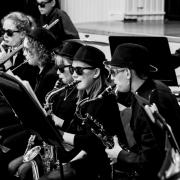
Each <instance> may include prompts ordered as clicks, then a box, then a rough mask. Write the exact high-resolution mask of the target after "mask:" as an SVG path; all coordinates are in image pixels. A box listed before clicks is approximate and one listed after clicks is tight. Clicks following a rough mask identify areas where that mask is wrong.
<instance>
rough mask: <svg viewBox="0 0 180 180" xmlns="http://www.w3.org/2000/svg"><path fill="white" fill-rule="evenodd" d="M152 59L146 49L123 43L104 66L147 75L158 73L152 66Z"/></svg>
mask: <svg viewBox="0 0 180 180" xmlns="http://www.w3.org/2000/svg"><path fill="white" fill-rule="evenodd" d="M150 57H151V56H150V53H149V51H148V49H147V48H146V47H144V46H142V45H139V44H134V43H123V44H120V45H118V46H117V47H116V49H115V51H114V53H113V56H112V59H111V61H106V62H104V64H105V65H110V66H115V67H120V68H124V67H127V68H130V69H134V70H138V71H142V72H147V73H148V72H156V71H157V68H156V67H154V66H152V65H151V64H150Z"/></svg>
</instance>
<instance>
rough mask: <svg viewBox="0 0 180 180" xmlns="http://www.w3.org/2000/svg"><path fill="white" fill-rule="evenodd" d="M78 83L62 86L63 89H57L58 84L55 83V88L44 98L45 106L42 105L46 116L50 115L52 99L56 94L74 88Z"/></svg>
mask: <svg viewBox="0 0 180 180" xmlns="http://www.w3.org/2000/svg"><path fill="white" fill-rule="evenodd" d="M78 83H79V81H73V82H71V83H69V84H66V85H64V86H63V87H60V88H59V87H58V86H59V85H58V82H57V83H56V85H57V86H56V85H55V87H54V88H53V90H52V91H50V92H48V93H47V94H46V96H45V104H44V109H45V110H46V112H47V114H51V113H52V107H53V98H54V96H55V95H56V94H58V93H60V92H62V91H64V90H66V89H68V88H71V87H73V86H76V85H77V84H78Z"/></svg>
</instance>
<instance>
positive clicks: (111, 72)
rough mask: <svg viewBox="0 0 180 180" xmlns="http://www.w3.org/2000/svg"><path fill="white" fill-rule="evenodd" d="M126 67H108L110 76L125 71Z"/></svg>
mask: <svg viewBox="0 0 180 180" xmlns="http://www.w3.org/2000/svg"><path fill="white" fill-rule="evenodd" d="M125 70H126V69H110V70H109V72H110V74H111V76H113V77H114V76H116V75H117V74H119V73H120V72H123V71H125Z"/></svg>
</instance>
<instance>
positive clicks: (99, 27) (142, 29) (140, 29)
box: [76, 21, 180, 43]
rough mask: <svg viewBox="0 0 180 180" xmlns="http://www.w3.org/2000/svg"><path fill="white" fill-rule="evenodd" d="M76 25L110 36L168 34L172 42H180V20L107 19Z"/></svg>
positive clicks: (82, 28) (81, 30)
mask: <svg viewBox="0 0 180 180" xmlns="http://www.w3.org/2000/svg"><path fill="white" fill-rule="evenodd" d="M76 27H77V29H78V31H79V32H82V33H91V34H99V35H108V36H110V35H119V36H123V35H135V36H146V35H147V36H166V37H167V38H168V40H169V41H170V42H177V43H180V21H141V22H123V21H106V22H89V23H78V24H76Z"/></svg>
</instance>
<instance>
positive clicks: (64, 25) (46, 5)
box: [36, 0, 79, 45]
mask: <svg viewBox="0 0 180 180" xmlns="http://www.w3.org/2000/svg"><path fill="white" fill-rule="evenodd" d="M36 1H37V6H38V9H39V12H40V14H41V16H40V22H39V24H40V26H41V27H46V26H48V25H49V24H51V23H52V22H53V21H55V20H56V19H58V20H59V22H58V23H57V24H56V25H54V27H52V28H51V32H52V33H53V34H54V36H55V37H56V41H57V43H58V45H61V44H62V42H63V41H64V40H67V39H79V34H78V31H77V30H76V27H75V26H74V24H73V22H72V21H71V19H70V17H69V16H68V14H67V13H66V12H65V11H63V10H61V9H59V8H58V7H57V6H56V3H57V2H56V0H36Z"/></svg>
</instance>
